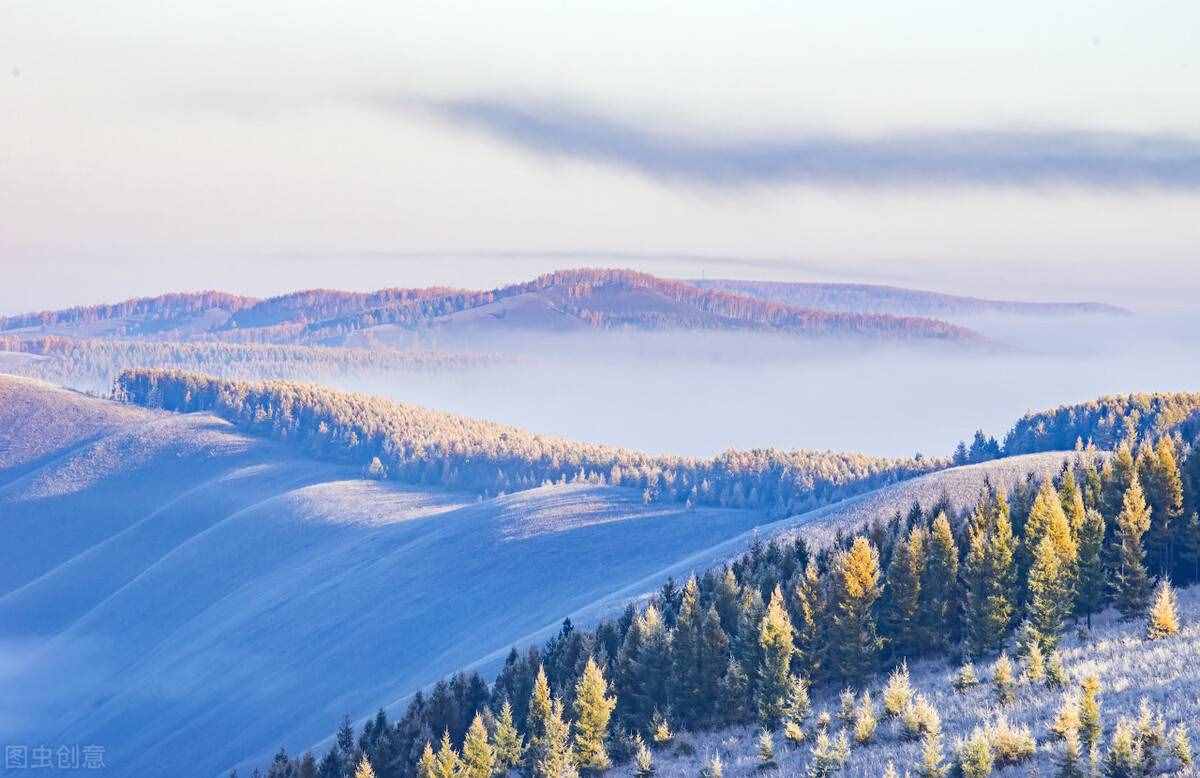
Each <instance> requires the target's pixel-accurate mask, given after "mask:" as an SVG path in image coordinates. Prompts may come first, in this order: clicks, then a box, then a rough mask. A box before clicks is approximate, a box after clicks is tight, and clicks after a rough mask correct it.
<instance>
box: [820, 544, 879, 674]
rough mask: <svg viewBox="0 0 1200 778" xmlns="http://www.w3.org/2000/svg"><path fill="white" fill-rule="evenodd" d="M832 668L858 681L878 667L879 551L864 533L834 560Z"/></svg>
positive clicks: (830, 642)
mask: <svg viewBox="0 0 1200 778" xmlns="http://www.w3.org/2000/svg"><path fill="white" fill-rule="evenodd" d="M830 575H831V580H830V603H829V607H830V611H831V612H830V623H829V632H828V634H829V639H828V643H827V651H828V657H829V670H830V672H831V673H832V674H833V675H834V676H835V677H836V678H838V679H840V680H843V681H858V680H860V679H863V678H865V677H866V676H867V674H868V673H870V672H871V671H872V670H874V668H875V661H876V656H877V655H878V652H879V638H878V636H877V635H876V630H875V617H874V612H873V611H874V608H875V602H876V600H878V599H879V553H878V552H877V551H876V550H875V548H874V547H873V546H871V544H870V542H869V541H868V540H867V539H866V538H865V537H862V536H859V537H856V538H855V539H854V542H853V543H851V545H850V549H849V550H848V551H843V552H840V553H839V554H838V555H837V556H836V557H835V558H834V560H833V564H832V570H831V572H830Z"/></svg>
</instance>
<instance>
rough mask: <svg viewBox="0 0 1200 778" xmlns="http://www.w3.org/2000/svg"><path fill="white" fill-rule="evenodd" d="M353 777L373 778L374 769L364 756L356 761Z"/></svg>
mask: <svg viewBox="0 0 1200 778" xmlns="http://www.w3.org/2000/svg"><path fill="white" fill-rule="evenodd" d="M354 778H375V770H373V769H372V768H371V763H370V761H368V760H367V758H366V757H365V756H364V757H363V758H362V759H360V760H359V761H358V767H357V768H355V770H354Z"/></svg>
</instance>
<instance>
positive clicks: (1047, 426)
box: [953, 392, 1200, 465]
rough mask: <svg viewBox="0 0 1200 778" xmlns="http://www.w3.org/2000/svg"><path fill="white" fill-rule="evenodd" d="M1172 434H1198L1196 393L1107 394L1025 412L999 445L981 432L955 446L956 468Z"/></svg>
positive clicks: (1199, 396)
mask: <svg viewBox="0 0 1200 778" xmlns="http://www.w3.org/2000/svg"><path fill="white" fill-rule="evenodd" d="M1168 434H1174V435H1176V436H1177V437H1179V438H1180V439H1181V440H1193V439H1194V438H1195V437H1196V436H1197V435H1200V392H1154V393H1148V392H1141V393H1134V394H1122V395H1108V396H1106V397H1101V398H1099V399H1097V400H1091V401H1089V402H1084V403H1076V404H1072V405H1060V406H1058V407H1057V408H1051V409H1049V410H1045V411H1039V412H1037V413H1027V414H1025V415H1024V416H1022V417H1021V418H1020V419H1018V420H1017V422H1016V423H1015V424H1014V425H1013V426H1012V428H1011V429H1010V430H1009V431H1008V433H1007V434H1006V435H1005V436H1004V442H1003V444H1001V443H999V442H998V441H997V440H996V439H995V438H994V437H989V436H987V435H985V434H984V433H983V431H982V430H980V431H978V432H976V433H975V437H974V439H973V440H972V441H971V443H970V444H968V443H966V442H961V443H959V444H958V448H957V449H956V451H955V453H954V457H953V459H954V463H955V464H956V465H965V464H972V463H975V462H986V461H988V460H992V459H997V458H999V457H1006V456H1016V455H1018V454H1035V453H1038V452H1042V451H1070V450H1072V449H1075V450H1084V449H1094V448H1098V449H1103V450H1106V451H1112V450H1115V449H1116V448H1117V447H1118V446H1120V445H1121V444H1122V443H1124V444H1127V445H1129V446H1131V447H1137V445H1138V444H1139V443H1141V442H1143V441H1153V440H1155V439H1157V438H1160V437H1162V436H1163V435H1168Z"/></svg>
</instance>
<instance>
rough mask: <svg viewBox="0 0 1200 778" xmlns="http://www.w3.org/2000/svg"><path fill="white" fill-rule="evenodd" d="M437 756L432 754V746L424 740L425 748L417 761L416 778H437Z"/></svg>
mask: <svg viewBox="0 0 1200 778" xmlns="http://www.w3.org/2000/svg"><path fill="white" fill-rule="evenodd" d="M437 774H438V771H437V757H435V756H434V755H433V746H432V745H431V744H430V742H429V741H428V740H426V741H425V750H423V751H422V752H421V760H420V761H419V762H417V776H418V778H437Z"/></svg>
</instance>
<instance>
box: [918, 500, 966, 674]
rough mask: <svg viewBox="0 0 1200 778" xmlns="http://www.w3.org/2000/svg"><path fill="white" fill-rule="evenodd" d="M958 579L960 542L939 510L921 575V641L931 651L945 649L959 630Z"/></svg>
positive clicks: (948, 521) (930, 535) (930, 534)
mask: <svg viewBox="0 0 1200 778" xmlns="http://www.w3.org/2000/svg"><path fill="white" fill-rule="evenodd" d="M957 582H958V545H957V543H956V542H955V540H954V532H953V531H952V530H951V529H950V520H949V519H947V518H946V514H945V513H944V512H940V513H938V515H937V517H936V518H934V520H933V527H932V529H931V530H930V533H929V553H928V554H927V555H926V558H925V569H924V571H923V572H922V575H921V611H920V619H919V621H920V625H921V633H922V640H921V643H922V645H923V646H924V647H925V648H927V649H929V650H931V651H942V650H944V649H946V647H947V646H949V645H950V641H951V640H952V639H953V638H954V635H955V634H956V633H957V631H958V630H957V626H956V624H955V622H956V614H955V603H956V600H957V597H956V591H955V586H956V584H957Z"/></svg>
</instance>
